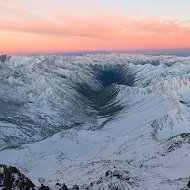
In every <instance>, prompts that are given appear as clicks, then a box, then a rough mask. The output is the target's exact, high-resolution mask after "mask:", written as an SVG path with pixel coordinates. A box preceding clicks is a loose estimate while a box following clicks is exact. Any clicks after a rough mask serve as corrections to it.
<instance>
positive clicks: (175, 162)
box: [0, 54, 190, 190]
mask: <svg viewBox="0 0 190 190" xmlns="http://www.w3.org/2000/svg"><path fill="white" fill-rule="evenodd" d="M189 63H190V57H176V56H144V55H124V54H111V55H85V56H71V57H67V56H36V57H34V56H33V57H18V56H11V57H10V58H9V59H7V61H4V62H0V68H1V70H2V72H1V73H0V79H1V83H0V88H1V91H0V103H1V106H0V134H1V135H0V147H1V149H2V150H1V151H0V163H2V164H7V165H13V166H16V167H18V168H19V169H20V170H21V171H22V173H24V174H25V175H26V176H28V177H30V179H32V181H33V182H34V183H35V184H37V185H38V178H40V177H43V178H45V179H46V184H48V185H49V186H51V187H52V188H55V187H54V185H55V183H56V182H61V183H63V182H65V183H66V184H68V186H69V187H71V186H72V185H75V184H78V185H79V186H80V187H81V189H85V188H87V187H88V188H89V189H93V190H95V189H98V188H100V189H101V188H102V189H103V188H104V189H111V188H112V189H113V187H114V186H117V187H119V188H120V189H150V190H154V189H155V190H156V189H157V190H158V189H160V190H162V189H163V190H165V189H167V190H174V189H176V190H177V189H180V188H182V187H183V186H185V185H186V184H187V182H188V180H189V179H188V178H189V175H190V167H189V166H190V164H189V160H190V153H189V148H190V108H189V105H190V96H189V94H190V74H189V71H190V65H189ZM108 170H110V171H112V172H114V171H117V172H119V173H120V174H122V175H123V176H125V175H127V177H121V178H119V179H118V178H116V177H105V173H106V171H108ZM85 184H86V185H85Z"/></svg>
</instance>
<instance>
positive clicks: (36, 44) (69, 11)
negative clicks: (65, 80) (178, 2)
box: [0, 0, 190, 53]
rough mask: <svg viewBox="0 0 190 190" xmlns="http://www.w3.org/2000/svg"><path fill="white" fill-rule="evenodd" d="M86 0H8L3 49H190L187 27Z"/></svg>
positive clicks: (0, 24)
mask: <svg viewBox="0 0 190 190" xmlns="http://www.w3.org/2000/svg"><path fill="white" fill-rule="evenodd" d="M0 1H1V0H0ZM84 1H85V0H79V1H77V2H78V3H77V4H76V3H75V2H74V1H73V0H71V1H65V0H62V1H60V0H57V1H56V2H57V4H55V3H54V4H53V3H52V2H53V1H48V0H47V1H45V0H40V1H38V2H39V3H38V4H36V3H34V2H35V1H31V0H25V1H24V0H20V1H13V0H7V1H4V3H3V2H2V3H1V5H2V6H1V7H0V11H1V13H2V14H1V15H0V41H1V45H0V46H1V51H2V52H1V53H3V52H11V53H31V52H61V51H84V50H85V51H86V50H88V51H90V50H128V49H130V50H131V49H160V48H188V47H189V44H190V28H189V27H188V26H187V25H186V26H185V25H184V24H180V23H178V22H177V21H171V20H163V19H161V18H159V17H148V18H145V17H143V16H141V17H140V16H136V15H126V14H121V13H120V12H118V11H110V10H106V9H105V8H103V7H101V4H98V3H96V4H95V3H89V1H86V4H85V6H83V4H84ZM54 2H55V1H54ZM82 2H83V3H82ZM97 2H99V1H97ZM36 6H37V7H36ZM82 8H85V9H87V11H82Z"/></svg>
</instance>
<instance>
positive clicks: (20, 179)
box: [0, 165, 35, 190]
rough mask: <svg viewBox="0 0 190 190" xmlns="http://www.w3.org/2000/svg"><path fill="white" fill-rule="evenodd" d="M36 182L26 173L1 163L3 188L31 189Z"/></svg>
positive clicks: (1, 186) (0, 173)
mask: <svg viewBox="0 0 190 190" xmlns="http://www.w3.org/2000/svg"><path fill="white" fill-rule="evenodd" d="M34 186H35V185H34V184H33V183H32V181H31V180H30V179H28V178H27V177H26V176H25V175H24V174H22V173H20V171H19V170H18V169H17V168H15V167H12V166H5V165H0V189H3V190H12V189H20V190H29V189H33V188H34Z"/></svg>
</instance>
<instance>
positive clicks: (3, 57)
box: [0, 55, 10, 63]
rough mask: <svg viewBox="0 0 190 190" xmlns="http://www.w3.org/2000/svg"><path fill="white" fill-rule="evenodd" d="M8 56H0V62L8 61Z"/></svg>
mask: <svg viewBox="0 0 190 190" xmlns="http://www.w3.org/2000/svg"><path fill="white" fill-rule="evenodd" d="M9 59H10V56H8V55H0V61H1V62H2V63H4V62H5V61H7V60H9Z"/></svg>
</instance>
